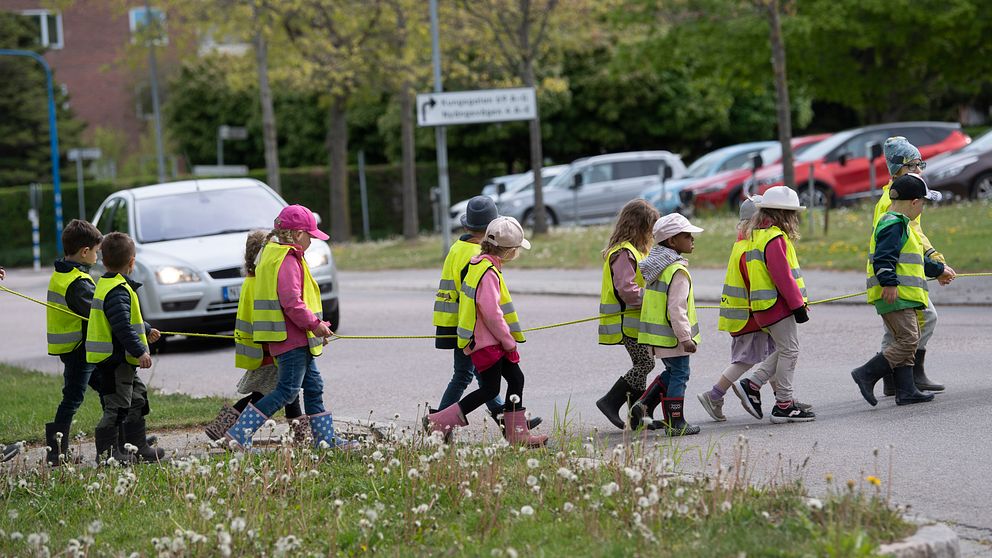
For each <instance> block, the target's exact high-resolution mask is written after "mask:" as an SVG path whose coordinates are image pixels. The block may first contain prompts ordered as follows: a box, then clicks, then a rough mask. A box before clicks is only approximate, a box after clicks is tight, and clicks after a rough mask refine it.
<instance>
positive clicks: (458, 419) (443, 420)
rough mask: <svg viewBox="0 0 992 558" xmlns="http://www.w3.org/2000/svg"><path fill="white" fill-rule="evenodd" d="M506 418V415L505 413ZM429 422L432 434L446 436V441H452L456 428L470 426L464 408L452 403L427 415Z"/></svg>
mask: <svg viewBox="0 0 992 558" xmlns="http://www.w3.org/2000/svg"><path fill="white" fill-rule="evenodd" d="M504 416H506V413H504ZM427 422H429V423H430V425H431V432H440V433H442V434H444V439H445V440H446V441H447V440H450V439H451V431H452V430H454V429H455V427H456V426H468V420H467V419H466V418H465V415H464V414H463V413H462V408H461V406H460V405H459V404H458V403H452V404H451V405H449V406H448V407H445V408H444V409H441V410H440V411H437V412H434V413H431V414H429V415H427Z"/></svg>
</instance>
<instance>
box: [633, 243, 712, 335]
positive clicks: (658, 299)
mask: <svg viewBox="0 0 992 558" xmlns="http://www.w3.org/2000/svg"><path fill="white" fill-rule="evenodd" d="M678 271H683V272H685V275H686V277H687V278H688V279H689V297H688V306H687V312H686V313H687V314H688V317H689V331H690V335H691V336H692V340H693V341H695V342H696V344H697V345H698V344H699V341H700V340H701V339H702V337H701V336H700V334H699V322H698V320H697V319H696V300H695V296H694V295H693V290H692V276H690V275H689V270H688V269H686V267H685V265H683V264H680V263H674V264H671V265H669V266H668V267H666V268H665V269H664V271H662V272H661V276H659V277H658V278H657V279H655V280H654V281H652V282H651V283H649V284H648V285H647V286H646V287H645V289H644V304H643V305H642V306H641V323H640V332H639V333H638V336H637V342H638V343H641V344H643V345H652V346H655V347H663V348H667V349H671V348H674V347H677V346H678V344H679V340H678V338H676V336H675V330H674V329H672V320H671V318H670V317H669V315H668V287H669V285H671V284H672V277H674V276H675V273H676V272H678Z"/></svg>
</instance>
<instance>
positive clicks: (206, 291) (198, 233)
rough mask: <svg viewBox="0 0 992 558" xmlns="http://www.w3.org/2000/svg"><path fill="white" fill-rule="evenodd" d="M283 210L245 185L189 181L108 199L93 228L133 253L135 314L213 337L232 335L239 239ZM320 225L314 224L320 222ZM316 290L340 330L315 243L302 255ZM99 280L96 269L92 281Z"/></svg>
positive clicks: (325, 254) (324, 260)
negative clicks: (127, 241)
mask: <svg viewBox="0 0 992 558" xmlns="http://www.w3.org/2000/svg"><path fill="white" fill-rule="evenodd" d="M286 205H287V204H286V202H285V200H283V199H282V198H281V197H279V195H278V194H276V193H275V192H274V191H273V190H272V189H271V188H269V187H268V186H266V185H265V184H263V183H261V182H259V181H257V180H253V179H249V178H219V179H210V180H188V181H182V182H171V183H167V184H156V185H154V186H143V187H140V188H132V189H130V190H121V191H120V192H114V193H113V194H111V195H110V196H109V197H108V198H107V199H106V200H104V202H103V203H102V204H101V205H100V208H99V209H98V210H97V212H96V216H95V217H94V219H93V223H94V224H95V225H96V226H97V228H99V229H100V232H102V233H103V234H107V233H110V232H114V231H120V232H124V233H127V234H128V235H130V236H131V238H132V239H134V244H135V247H136V248H137V257H136V260H137V263H136V265H135V270H134V275H133V278H134V279H135V280H136V281H139V282H141V283H143V286H142V288H141V289H140V290H139V291H138V298H139V300H140V301H141V313H142V314H143V316H144V318H145V320H146V321H148V322H149V323H150V324H152V326H154V327H156V328H158V329H160V330H162V331H183V332H185V331H189V332H195V333H212V332H219V331H230V330H233V329H234V318H235V314H236V313H237V309H238V296H239V295H240V291H241V283H242V281H243V277H242V276H243V270H244V253H245V239H246V238H247V236H248V232H249V231H252V230H255V229H264V230H269V229H271V228H272V221H273V219H275V217H276V215H278V214H279V211H280V210H282V208H283V207H285V206H286ZM318 222H319V218H318ZM306 260H307V263H308V264H309V265H310V271H311V272H312V273H313V277H314V279H316V280H317V284H318V285H319V286H320V294H321V299H322V302H323V307H324V319H325V320H328V321H329V322H331V328H332V329H335V330H336V329H337V328H338V327H339V326H340V323H341V320H340V314H339V307H338V282H337V271H336V270H335V267H334V259H333V257H332V256H331V248H330V246H328V244H327V243H326V242H323V241H321V240H317V239H314V240H313V243H312V244H311V245H310V248H309V249H308V250H307V252H306ZM101 273H103V269H102V267H100V266H99V264H98V265H97V266H95V267H94V271H93V274H94V276H98V275H99V274H101Z"/></svg>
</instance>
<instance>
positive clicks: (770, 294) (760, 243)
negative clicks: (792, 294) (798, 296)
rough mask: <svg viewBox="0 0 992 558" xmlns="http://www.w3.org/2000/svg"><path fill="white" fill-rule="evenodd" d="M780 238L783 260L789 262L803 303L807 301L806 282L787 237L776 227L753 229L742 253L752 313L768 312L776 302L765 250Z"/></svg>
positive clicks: (776, 295) (775, 291) (775, 292)
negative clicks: (783, 240) (745, 266)
mask: <svg viewBox="0 0 992 558" xmlns="http://www.w3.org/2000/svg"><path fill="white" fill-rule="evenodd" d="M780 236H781V237H782V238H784V239H785V259H786V261H788V262H789V267H790V268H792V277H793V278H795V280H796V284H797V285H799V291H800V292H801V293H802V295H803V302H806V301H807V300H808V299H807V298H806V281H805V280H803V272H802V270H801V269H799V258H797V257H796V248H795V246H793V245H792V241H791V240H789V237H788V235H786V234H785V233H784V232H783V231H782V229H780V228H778V227H776V226H771V227H768V228H767V229H754V230H753V231H751V242H750V243H749V244H748V249H747V251H746V252H745V253H744V254H745V260H746V264H747V275H748V280H749V281H750V282H751V292H750V293H748V294H749V299H750V301H751V310H752V311H753V312H761V311H762V310H768V309H769V308H771V307H772V306H774V305H775V302H776V301H777V300H778V289H776V288H775V282H774V281H772V276H771V274H770V273H768V267H767V266H766V265H765V248H766V247H767V246H768V243H769V242H771V241H772V240H774V239H775V238H778V237H780Z"/></svg>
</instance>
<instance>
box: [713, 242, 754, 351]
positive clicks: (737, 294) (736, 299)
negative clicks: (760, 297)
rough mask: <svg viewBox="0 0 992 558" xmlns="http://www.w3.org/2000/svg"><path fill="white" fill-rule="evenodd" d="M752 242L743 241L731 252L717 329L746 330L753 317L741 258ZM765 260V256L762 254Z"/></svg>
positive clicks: (736, 244)
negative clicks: (742, 271) (749, 320)
mask: <svg viewBox="0 0 992 558" xmlns="http://www.w3.org/2000/svg"><path fill="white" fill-rule="evenodd" d="M749 245H750V240H748V239H746V238H745V239H742V240H738V241H737V242H735V243H734V247H733V248H732V249H731V250H730V261H729V262H727V273H726V275H724V278H723V293H722V294H721V295H720V319H719V321H718V322H717V329H719V330H720V331H729V332H731V333H735V332H738V331H740V330H742V329H744V326H745V325H747V321H748V319H749V318H750V317H751V311H750V310H749V309H748V308H750V306H751V297H750V293H748V289H747V284H746V283H745V282H744V274H743V273H741V256H743V255H744V254H745V252H747V253H748V255H750V251H749V250H748V248H749ZM760 255H761V258H762V260H764V254H760Z"/></svg>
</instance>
